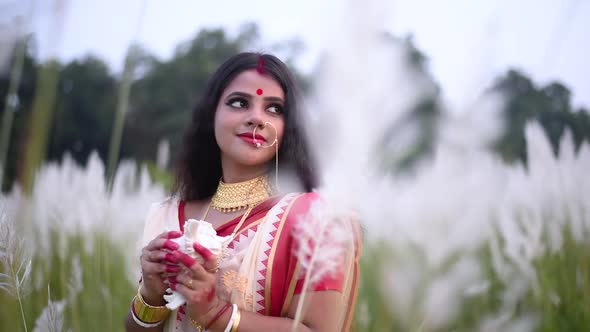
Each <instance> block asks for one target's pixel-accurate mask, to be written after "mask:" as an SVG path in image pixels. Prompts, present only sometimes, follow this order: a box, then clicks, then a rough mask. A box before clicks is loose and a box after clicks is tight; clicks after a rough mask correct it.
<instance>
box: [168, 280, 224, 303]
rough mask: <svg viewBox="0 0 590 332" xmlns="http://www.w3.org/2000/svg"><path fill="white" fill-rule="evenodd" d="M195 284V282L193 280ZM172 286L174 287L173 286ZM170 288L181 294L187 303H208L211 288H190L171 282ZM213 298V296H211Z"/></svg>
mask: <svg viewBox="0 0 590 332" xmlns="http://www.w3.org/2000/svg"><path fill="white" fill-rule="evenodd" d="M195 284H196V282H195ZM173 287H174V288H173ZM170 288H171V289H172V290H175V291H177V292H179V293H180V294H182V296H184V298H185V299H186V300H187V302H188V303H209V302H210V301H209V298H210V295H209V294H210V293H211V290H210V289H209V288H202V287H201V288H199V289H197V290H194V289H191V288H189V287H187V286H186V285H184V284H181V283H177V284H171V285H170ZM213 298H215V296H213Z"/></svg>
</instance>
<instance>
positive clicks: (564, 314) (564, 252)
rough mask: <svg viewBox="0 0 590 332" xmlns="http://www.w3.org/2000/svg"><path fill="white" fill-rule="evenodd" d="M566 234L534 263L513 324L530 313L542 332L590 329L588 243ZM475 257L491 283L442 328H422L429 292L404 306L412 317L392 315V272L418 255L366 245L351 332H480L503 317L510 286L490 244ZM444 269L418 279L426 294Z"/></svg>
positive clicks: (467, 300)
mask: <svg viewBox="0 0 590 332" xmlns="http://www.w3.org/2000/svg"><path fill="white" fill-rule="evenodd" d="M562 234H563V238H564V242H563V245H562V247H561V248H560V249H559V250H557V251H550V250H547V251H546V252H545V253H544V254H543V255H541V256H540V257H537V258H534V259H533V260H532V265H533V267H534V271H535V279H534V280H533V281H532V283H531V287H530V288H529V289H528V291H527V292H526V293H525V294H524V295H523V296H521V297H519V298H518V300H517V302H516V306H515V307H514V311H513V312H512V317H508V318H509V320H516V319H519V318H522V317H524V316H525V315H532V317H535V318H536V319H537V326H536V328H535V329H534V331H538V332H553V331H572V332H573V331H584V330H585V329H586V327H587V326H590V244H589V243H588V242H584V241H580V240H579V239H578V240H576V239H575V237H574V234H573V233H572V231H571V230H570V229H569V228H568V227H565V228H564V229H563V231H562ZM477 257H478V260H479V262H480V265H481V267H482V270H483V275H484V277H485V280H486V281H487V287H486V288H485V291H483V292H479V293H477V294H472V295H466V296H464V297H463V298H462V299H461V300H462V303H461V305H460V310H459V312H458V314H457V315H456V317H454V319H452V320H451V322H450V323H449V324H447V326H445V327H444V328H440V329H434V330H433V329H427V328H425V327H424V326H423V324H422V323H423V322H424V321H425V319H426V318H425V317H423V314H422V312H421V301H423V298H421V296H423V295H424V294H425V293H422V292H418V294H413V295H414V296H415V298H413V299H412V302H411V303H407V304H404V305H407V306H408V307H409V308H411V310H410V313H411V314H410V315H409V316H400V315H399V314H392V313H394V312H398V311H396V310H395V308H394V307H393V303H394V301H393V300H392V296H393V292H391V290H390V289H389V287H388V286H389V285H392V284H393V283H395V282H396V280H395V279H394V278H393V279H392V277H391V274H388V270H390V269H391V268H392V267H394V266H396V264H399V263H400V259H412V260H415V261H416V262H418V263H417V264H421V263H420V262H421V258H420V255H419V254H415V255H408V253H407V252H406V253H405V254H403V255H402V254H400V253H399V252H396V250H395V249H394V248H393V247H392V246H391V245H390V244H387V243H385V242H376V243H369V244H366V246H365V248H364V253H363V256H362V258H361V271H362V272H361V283H360V285H359V294H358V299H357V307H356V313H355V321H354V322H353V331H424V332H427V331H428V332H447V331H449V332H450V331H455V332H469V331H477V330H478V329H479V327H480V326H481V324H482V322H483V320H484V319H485V318H486V317H493V316H494V315H499V314H500V313H501V307H502V297H503V294H504V292H506V290H507V289H509V288H510V285H509V284H506V283H505V282H504V281H502V280H501V278H500V277H499V276H498V274H497V272H496V271H495V269H494V266H493V264H492V259H491V252H490V247H489V246H485V247H482V248H481V249H480V250H479V251H478V254H477ZM449 263H452V259H451V261H449ZM444 270H445V268H444V266H443V267H442V268H441V269H435V270H433V271H430V272H429V273H427V274H425V275H421V276H419V278H420V284H421V285H422V286H421V287H420V289H421V290H422V291H425V290H426V286H427V285H428V283H429V282H430V281H432V280H434V279H436V278H437V276H440V275H441V272H443V271H444Z"/></svg>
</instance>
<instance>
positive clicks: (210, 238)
mask: <svg viewBox="0 0 590 332" xmlns="http://www.w3.org/2000/svg"><path fill="white" fill-rule="evenodd" d="M228 239H229V236H217V232H215V229H213V225H211V224H210V223H208V222H206V221H204V220H195V219H189V220H187V221H186V223H185V224H184V235H183V236H181V237H179V238H176V239H172V241H174V242H176V243H178V245H179V248H178V250H180V251H182V252H184V253H185V254H187V255H190V256H191V257H193V258H195V259H196V260H197V261H198V262H199V263H201V264H203V263H204V262H205V260H204V259H203V257H201V255H199V254H198V253H197V252H195V250H194V249H193V243H194V242H198V243H199V244H200V245H202V246H203V247H205V248H207V249H209V250H210V251H211V252H212V253H213V255H215V256H219V255H220V254H221V252H222V250H223V248H224V247H225V245H226V242H227V240H228ZM166 292H167V293H169V294H167V295H164V300H166V302H168V303H167V304H166V307H168V309H170V310H175V309H178V307H180V306H181V305H183V304H185V303H186V299H185V298H184V296H182V294H180V293H178V292H176V291H174V290H172V289H170V288H168V289H167V290H166Z"/></svg>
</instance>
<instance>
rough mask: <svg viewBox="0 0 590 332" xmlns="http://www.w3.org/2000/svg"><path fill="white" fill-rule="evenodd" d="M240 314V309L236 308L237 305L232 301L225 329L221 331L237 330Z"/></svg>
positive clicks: (232, 331) (230, 331)
mask: <svg viewBox="0 0 590 332" xmlns="http://www.w3.org/2000/svg"><path fill="white" fill-rule="evenodd" d="M241 316H242V315H241V314H240V309H238V305H237V304H235V303H234V304H233V305H232V311H231V316H230V317H229V322H227V326H226V327H225V330H224V331H223V332H237V331H238V325H240V318H241Z"/></svg>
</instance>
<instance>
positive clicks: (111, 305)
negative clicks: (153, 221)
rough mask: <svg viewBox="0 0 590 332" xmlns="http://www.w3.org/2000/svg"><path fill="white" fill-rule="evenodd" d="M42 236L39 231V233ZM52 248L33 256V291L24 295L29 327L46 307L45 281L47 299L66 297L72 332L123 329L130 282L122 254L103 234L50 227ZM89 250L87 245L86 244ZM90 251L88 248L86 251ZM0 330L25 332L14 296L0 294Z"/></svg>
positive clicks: (66, 323)
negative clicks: (78, 273)
mask: <svg viewBox="0 0 590 332" xmlns="http://www.w3.org/2000/svg"><path fill="white" fill-rule="evenodd" d="M38 236H40V235H38ZM49 239H50V243H51V248H50V249H49V250H48V251H46V252H39V253H37V254H36V255H35V256H34V258H33V264H32V275H33V286H31V287H33V289H32V290H31V292H30V293H29V295H28V296H26V297H25V299H24V307H25V317H26V319H27V327H28V329H29V331H32V328H33V327H34V326H35V321H36V319H37V317H38V316H39V315H40V314H41V312H42V311H43V309H44V308H45V306H47V300H48V299H47V285H49V287H50V290H51V300H52V301H60V300H64V299H65V300H66V301H67V304H66V309H65V322H64V327H65V328H72V330H73V331H124V329H123V322H124V319H125V316H126V314H127V311H128V309H129V304H130V303H131V298H132V297H133V294H134V291H133V290H134V287H135V286H134V285H135V284H134V283H132V282H131V281H130V280H129V278H128V274H127V271H128V267H127V262H126V261H125V255H124V253H123V252H122V250H121V249H120V247H119V246H117V244H115V243H113V242H112V240H111V239H110V237H109V235H108V234H106V233H96V234H94V235H92V236H91V238H88V237H85V236H83V235H80V234H76V235H73V236H65V235H62V234H61V233H59V232H56V231H52V232H51V234H50V235H49ZM89 243H92V245H90V248H88V244H89ZM87 249H90V250H87ZM75 261H79V268H80V271H81V285H80V286H81V287H82V288H81V289H78V290H76V288H77V287H78V286H77V285H76V284H77V283H78V282H77V281H76V280H75V279H76V277H75V275H76V272H75V271H76V268H75V265H76V264H77V263H74V262H75ZM0 307H2V308H3V309H2V310H0V330H1V331H24V329H23V327H22V322H21V321H20V320H19V319H18V317H20V314H19V313H18V304H17V301H16V299H14V298H12V297H10V296H8V294H6V293H5V292H0Z"/></svg>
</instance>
